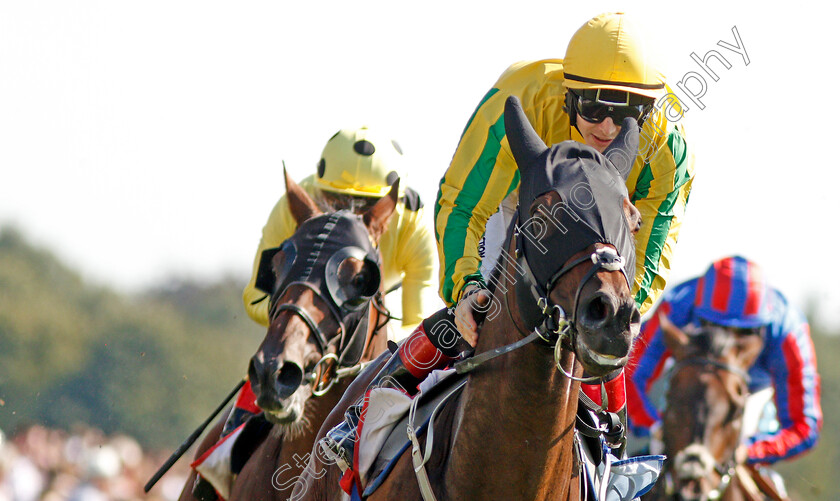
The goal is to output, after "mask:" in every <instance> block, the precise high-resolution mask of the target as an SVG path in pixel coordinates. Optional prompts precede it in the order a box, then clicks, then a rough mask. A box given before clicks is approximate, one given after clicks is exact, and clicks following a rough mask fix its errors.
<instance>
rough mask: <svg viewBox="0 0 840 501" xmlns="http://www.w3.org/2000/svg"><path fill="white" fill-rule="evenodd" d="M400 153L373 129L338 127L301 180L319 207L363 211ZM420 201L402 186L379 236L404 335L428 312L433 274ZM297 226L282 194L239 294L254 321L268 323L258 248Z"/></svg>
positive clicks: (385, 279)
mask: <svg viewBox="0 0 840 501" xmlns="http://www.w3.org/2000/svg"><path fill="white" fill-rule="evenodd" d="M403 162H404V160H403V154H402V150H401V149H400V146H399V144H397V142H396V141H394V140H392V139H391V138H390V137H389V136H387V135H382V133H381V132H378V131H377V130H375V129H368V127H361V128H358V129H342V130H340V131H338V132H337V133H336V134H335V135H333V136H332V137H331V138H330V139H329V141H327V144H326V146H324V151H323V153H321V160H320V161H319V162H318V169H317V172H316V173H315V174H312V175H310V176H308V177H307V178H305V179H304V180H303V181H301V182H300V186H301V187H302V188H303V189H304V190H306V191H307V193H309V195H311V196H312V197H313V198H314V199H315V201H316V202H317V203H319V205H321V206H322V209H323V210H336V209H352V210H354V211H355V212H357V213H361V212H363V211H365V210H366V209H368V208H370V207H372V206H373V204H375V203H376V202H377V201H378V200H379V199H380V198H381V197H383V196H385V195H387V194H388V191H389V190H390V189H391V184H393V183H394V181H396V180H397V179H399V178H400V174H401V172H402V169H403ZM423 214H424V208H423V202H422V201H421V200H420V196H419V195H418V194H417V192H416V191H414V190H413V189H411V188H408V187H403V186H400V199H399V202H398V203H397V208H396V211H395V213H394V216H393V217H392V218H391V220H390V222H389V223H388V229H387V230H386V231H385V233H384V234H383V235H382V237H381V239H380V240H379V251H380V252H381V254H382V268H383V269H382V273H383V275H382V283H383V285H384V287H385V288H386V290H387V289H388V288H390V287H392V286H394V285H397V284H398V283H400V282H402V287H401V289H402V329H403V332H402V333H401V334H400V333H397V334H395V337H397V338H400V339H401V338H403V337H405V335H407V334H409V333H410V332H411V330H412V329H413V328H414V326H416V325H417V324H418V323H419V322H420V321H421V320H423V318H424V317H425V316H426V315H428V314H429V313H430V312H431V310H429V304H430V303H431V302H432V301H431V298H430V296H431V294H429V293H428V291H429V289H430V288H431V287H433V274H434V258H433V253H434V237H433V236H432V232H431V231H430V230H429V228H428V226H427V224H426V221H425V220H424V215H423ZM296 229H297V223H295V220H294V218H293V217H292V214H291V212H290V211H289V203H288V201H287V200H286V195H283V196H282V197H280V200H279V201H278V202H277V204H276V205H275V206H274V209H272V211H271V215H270V216H269V217H268V222H267V223H266V224H265V226H264V227H263V231H262V238H261V239H260V244H259V246H258V248H257V253H256V256H255V258H254V266H253V272H252V273H251V281H250V282H248V285H247V286H246V287H245V290H244V292H243V294H242V300H243V302H244V303H245V310H246V311H247V312H248V316H250V317H251V318H252V319H253V320H254V321H255V322H257V323H258V324H260V325H263V326H265V327H268V302H269V301H268V299H269V298H268V294H266V293H265V292H263V291H261V290H259V289H257V288H256V285H255V284H256V280H257V271H258V269H259V264H260V256H261V255H262V251H263V250H265V249H270V248H272V247H277V246H279V245H280V244H281V243H283V241H285V240H286V239H287V238H289V237H290V236H292V234H293V233H294V232H295V230H296Z"/></svg>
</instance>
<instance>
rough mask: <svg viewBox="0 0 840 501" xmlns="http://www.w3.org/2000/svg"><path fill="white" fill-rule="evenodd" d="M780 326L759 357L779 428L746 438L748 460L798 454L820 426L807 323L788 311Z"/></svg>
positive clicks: (773, 459)
mask: <svg viewBox="0 0 840 501" xmlns="http://www.w3.org/2000/svg"><path fill="white" fill-rule="evenodd" d="M774 328H776V327H773V326H771V329H774ZM781 328H782V329H783V334H782V335H781V336H778V337H777V336H772V337H770V338H769V339H768V346H766V347H765V350H766V352H765V353H762V355H761V357H760V360H759V363H765V364H766V366H767V368H768V369H769V372H770V374H771V375H772V378H773V387H774V390H775V403H776V414H777V417H778V420H779V424H780V426H781V429H780V430H779V431H778V432H776V433H774V434H772V435H759V436H755V437H751V438H750V440H749V442H748V444H749V451H748V455H749V459H748V462H750V463H774V462H776V461H779V460H782V459H787V458H790V457H793V456H796V455H799V454H801V453H803V452H805V451H807V450H808V449H810V448H812V447H813V446H814V445H815V444H816V442H817V439H818V438H819V434H820V430H821V428H822V422H823V418H822V410H821V406H820V390H819V389H820V377H819V374H818V373H817V366H816V355H815V353H814V346H813V343H812V341H811V336H810V329H809V326H808V323H807V321H806V320H805V319H804V317H802V316H801V315H800V314H799V313H798V312H795V311H790V314H789V315H787V318H786V319H785V323H784V325H783V326H782V327H781Z"/></svg>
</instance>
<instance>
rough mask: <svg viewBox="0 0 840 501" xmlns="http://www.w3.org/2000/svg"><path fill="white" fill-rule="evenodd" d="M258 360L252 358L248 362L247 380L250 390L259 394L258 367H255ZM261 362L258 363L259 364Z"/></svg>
mask: <svg viewBox="0 0 840 501" xmlns="http://www.w3.org/2000/svg"><path fill="white" fill-rule="evenodd" d="M257 364H258V362H257V361H255V360H254V359H253V358H252V359H251V361H250V362H249V363H248V381H250V382H251V390H252V391H253V392H254V393H257V394H259V386H260V376H259V374H260V368H258V367H257ZM261 365H262V364H260V366H261Z"/></svg>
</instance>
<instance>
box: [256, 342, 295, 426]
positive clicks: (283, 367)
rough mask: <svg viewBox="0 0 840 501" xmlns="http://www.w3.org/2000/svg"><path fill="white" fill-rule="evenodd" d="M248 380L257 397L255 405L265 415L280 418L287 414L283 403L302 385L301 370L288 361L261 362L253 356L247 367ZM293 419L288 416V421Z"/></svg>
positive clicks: (274, 359)
mask: <svg viewBox="0 0 840 501" xmlns="http://www.w3.org/2000/svg"><path fill="white" fill-rule="evenodd" d="M248 378H249V379H250V381H251V388H252V389H253V391H254V394H255V395H256V396H257V405H258V406H259V407H260V408H261V409H263V410H264V411H266V412H267V413H271V414H274V415H275V416H282V415H284V414H287V409H286V405H285V404H284V401H285V400H287V399H289V398H290V397H291V396H292V395H294V393H295V392H296V391H297V390H298V388H300V386H301V384H302V383H303V368H302V367H301V366H300V365H298V364H297V363H295V362H291V361H288V360H286V361H282V360H278V359H277V358H271V359H269V360H267V361H265V362H263V361H262V360H261V359H260V358H259V357H256V356H255V357H253V358H252V359H251V363H250V364H249V366H248ZM295 417H296V416H290V419H294V418H295Z"/></svg>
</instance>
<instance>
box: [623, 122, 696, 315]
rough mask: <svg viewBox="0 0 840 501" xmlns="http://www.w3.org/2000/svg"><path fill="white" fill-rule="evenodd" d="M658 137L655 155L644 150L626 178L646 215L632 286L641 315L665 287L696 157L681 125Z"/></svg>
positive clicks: (633, 198) (638, 236)
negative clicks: (646, 155) (644, 152)
mask: <svg viewBox="0 0 840 501" xmlns="http://www.w3.org/2000/svg"><path fill="white" fill-rule="evenodd" d="M643 135H644V133H643ZM655 142H656V143H657V147H656V148H655V149H654V150H653V154H652V155H648V158H645V155H644V154H642V155H640V156H639V157H638V158H637V159H636V168H634V169H633V172H632V173H631V176H630V178H628V180H627V187H628V191H629V193H630V197H631V201H632V202H633V205H635V206H636V208H637V209H639V211H640V212H641V214H642V228H641V230H640V231H639V233H638V234H637V235H636V276H635V283H634V287H633V293H634V294H635V297H636V304H637V306H638V307H639V310H640V311H641V313H642V314H644V313H645V312H646V311H647V310H648V309H650V307H651V306H652V305H653V304H654V303H655V302H656V300H657V299H658V298H659V295H660V294H661V293H662V291H663V290H664V289H665V283H666V280H667V279H668V275H669V274H670V269H671V257H672V256H673V253H674V248H675V246H676V243H677V238H678V236H679V232H680V228H681V226H682V220H683V216H684V215H685V207H686V204H687V203H688V197H689V193H690V191H691V183H692V180H693V179H694V157H693V154H692V152H691V151H690V149H689V147H688V143H687V142H686V140H685V132H684V131H683V129H682V127H681V126H679V125H676V126H671V128H670V129H669V130H667V132H666V134H663V135H661V136H660V137H658V138H656V139H655Z"/></svg>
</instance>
